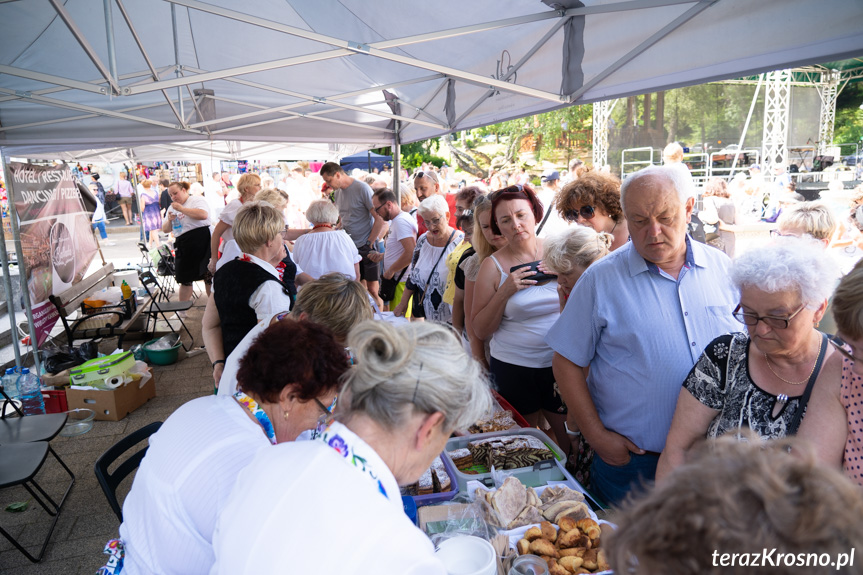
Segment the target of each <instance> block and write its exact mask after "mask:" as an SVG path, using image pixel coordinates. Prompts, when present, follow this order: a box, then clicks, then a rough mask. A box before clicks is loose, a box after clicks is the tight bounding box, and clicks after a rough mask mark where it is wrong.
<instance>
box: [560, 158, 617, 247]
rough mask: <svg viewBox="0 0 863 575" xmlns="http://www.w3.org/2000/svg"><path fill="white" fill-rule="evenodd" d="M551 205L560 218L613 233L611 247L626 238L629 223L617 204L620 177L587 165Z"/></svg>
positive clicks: (598, 230) (599, 230)
mask: <svg viewBox="0 0 863 575" xmlns="http://www.w3.org/2000/svg"><path fill="white" fill-rule="evenodd" d="M555 208H556V209H557V211H558V212H559V213H560V215H561V216H562V217H563V219H565V220H567V221H569V222H574V223H577V224H579V225H582V226H587V227H589V228H593V229H594V230H595V231H596V232H597V233H601V232H605V233H608V234H611V235H612V236H614V241H613V242H612V243H611V251H614V250H616V249H617V248H619V247H620V246H622V245H623V244H625V243H626V242H628V241H629V227H628V226H627V224H626V218H625V217H623V208H622V207H621V205H620V180H618V179H617V177H616V176H613V175H611V174H608V173H606V172H602V171H599V170H595V169H588V170H585V172H584V173H583V174H582V175H581V176H580V177H579V178H578V179H577V180H575V181H572V182H569V183H568V184H566V185H565V186H563V189H562V190H561V191H560V193H559V194H558V195H557V203H556V204H555Z"/></svg>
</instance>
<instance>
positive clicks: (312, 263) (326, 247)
mask: <svg viewBox="0 0 863 575" xmlns="http://www.w3.org/2000/svg"><path fill="white" fill-rule="evenodd" d="M306 219H307V220H309V222H310V223H311V224H312V226H313V228H312V230H311V231H310V232H309V233H307V234H305V235H303V236H300V237H299V238H297V240H296V241H295V242H294V260H295V261H296V262H297V265H299V266H300V267H301V268H303V271H305V272H306V273H307V274H309V275H310V276H312V277H313V278H319V277H321V276H322V275H324V274H328V273H331V272H339V273H341V274H344V275H346V276H348V277H349V278H351V279H355V280H358V279H360V260H361V259H362V258H361V257H360V253H359V252H358V251H357V246H355V245H354V242H353V240H351V237H350V236H349V235H348V233H347V232H346V231H345V230H337V229H335V225H336V224H337V223H338V221H339V209H338V208H337V207H336V206H335V204H333V203H332V202H330V201H327V200H319V201H317V202H312V203H311V204H310V205H309V209H308V210H306Z"/></svg>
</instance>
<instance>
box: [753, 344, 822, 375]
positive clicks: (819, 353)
mask: <svg viewBox="0 0 863 575" xmlns="http://www.w3.org/2000/svg"><path fill="white" fill-rule="evenodd" d="M822 345H824V338H819V341H818V353H817V354H816V355H815V361H814V362H813V363H812V369H810V370H809V375H807V376H806V379H804V380H803V381H788V380H787V379H785V378H784V377H782V376H781V375H779V374H778V373H776V372H775V371H773V367H771V365H770V358H769V357H767V354H766V353H765V354H764V361H766V362H767V369H769V370H770V373H772V374H773V375H775V376H776V377H778V378H779V379H781V380H782V381H784V382H785V383H787V384H788V385H803V384H804V383H806V382H807V381H809V378H810V377H812V374H813V373H815V366H816V365H818V356H819V355H821V346H822ZM762 353H764V352H762Z"/></svg>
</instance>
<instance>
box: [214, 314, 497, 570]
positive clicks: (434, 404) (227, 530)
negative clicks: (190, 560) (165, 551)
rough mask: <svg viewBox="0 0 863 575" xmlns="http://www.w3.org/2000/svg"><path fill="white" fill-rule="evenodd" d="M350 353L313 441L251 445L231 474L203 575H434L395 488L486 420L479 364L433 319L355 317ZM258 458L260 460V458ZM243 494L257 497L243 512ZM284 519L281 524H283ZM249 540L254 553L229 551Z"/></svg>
mask: <svg viewBox="0 0 863 575" xmlns="http://www.w3.org/2000/svg"><path fill="white" fill-rule="evenodd" d="M348 344H349V345H350V347H351V349H352V350H353V353H354V356H355V357H356V364H355V365H354V366H352V367H351V369H350V371H349V372H348V375H347V377H346V378H345V379H344V385H343V386H342V389H341V392H340V393H339V412H338V414H337V416H336V421H334V422H333V423H331V424H330V425H329V426H328V427H327V428H326V429H325V430H324V431H323V434H322V436H321V437H320V439H318V440H315V441H305V442H292V443H290V444H285V445H277V446H275V447H273V448H272V449H266V450H264V449H262V450H260V451H259V452H258V455H257V456H256V458H255V460H254V461H253V462H252V464H251V465H250V466H249V467H247V468H246V469H245V470H244V471H243V472H242V473H241V474H240V477H239V478H238V481H237V488H236V489H235V490H234V492H233V494H232V495H231V497H230V498H229V500H228V501H227V504H226V505H225V507H224V508H223V510H222V513H221V516H220V519H219V523H218V527H217V528H216V531H215V535H214V541H213V543H214V545H213V547H214V549H215V552H216V565H215V567H214V568H213V570H212V571H211V573H213V574H214V575H222V574H228V573H231V574H233V573H241V572H252V571H255V572H261V573H274V572H277V571H279V570H284V566H285V557H289V558H290V560H289V563H290V566H291V571H292V572H297V573H305V572H313V571H315V570H319V569H320V566H321V560H322V558H323V557H326V554H327V553H329V554H330V555H332V553H333V552H334V551H333V550H334V547H333V541H332V540H331V539H330V538H327V537H321V533H326V532H328V531H332V529H333V526H334V525H336V526H337V530H338V531H339V532H343V533H350V534H351V535H350V537H346V538H343V539H342V540H340V541H339V542H338V545H337V547H338V554H339V556H340V557H343V558H348V557H349V558H350V560H349V561H343V562H342V563H343V565H342V567H341V568H340V571H343V572H347V573H376V574H382V575H391V574H392V575H396V574H399V575H401V574H403V573H424V574H429V575H432V574H434V575H444V574H445V573H446V568H445V567H444V565H443V564H442V563H441V562H440V560H439V559H438V558H437V556H436V555H435V553H434V547H433V545H432V544H431V541H430V540H429V539H428V537H427V536H426V535H425V534H424V533H423V532H422V531H420V530H419V529H417V527H416V526H415V525H414V524H413V523H412V522H411V520H410V519H408V517H407V515H405V513H404V510H403V507H402V500H401V494H400V493H399V485H409V484H411V483H413V482H415V481H417V480H418V479H419V478H420V476H421V475H422V474H423V472H425V470H426V469H428V468H429V466H430V465H431V464H432V462H433V461H434V459H435V458H436V457H437V456H438V455H439V454H440V453H441V451H442V450H443V449H444V447H445V445H446V442H447V440H448V439H449V437H450V434H451V433H452V432H453V431H455V430H456V429H459V428H464V427H467V426H468V425H470V424H471V423H473V422H475V421H477V420H478V419H480V418H482V417H483V416H484V415H486V414H488V413H490V411H491V407H492V399H491V395H490V391H489V387H488V383H487V381H486V379H485V377H484V376H483V373H482V370H481V369H480V366H479V364H478V363H477V362H476V361H474V360H473V359H471V358H470V357H469V356H468V355H467V354H466V353H465V351H464V349H463V348H462V345H461V342H460V341H459V340H458V339H457V338H456V337H455V335H454V334H453V333H452V331H451V330H449V329H447V328H446V327H444V326H440V325H436V324H435V323H433V322H424V323H407V324H400V325H392V324H388V323H386V322H381V321H366V322H363V323H361V324H359V325H358V326H356V327H355V328H354V329H353V330H352V331H351V333H350V334H349V336H348ZM265 452H267V453H265ZM249 494H255V496H256V497H258V498H261V500H263V501H266V505H264V506H252V505H249ZM286 517H289V518H290V520H285V518H286ZM237 541H254V542H255V545H253V546H251V545H236V544H235V543H236V542H237Z"/></svg>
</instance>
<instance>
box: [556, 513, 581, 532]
mask: <svg viewBox="0 0 863 575" xmlns="http://www.w3.org/2000/svg"><path fill="white" fill-rule="evenodd" d="M575 521H576V520H575V519H573V518H572V517H567V516H564V517H561V518H560V523H558V524H557V526H558V527H560V531H561V532H562V533H566V532H567V531H572V530H573V529H575V528H576V524H575Z"/></svg>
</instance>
